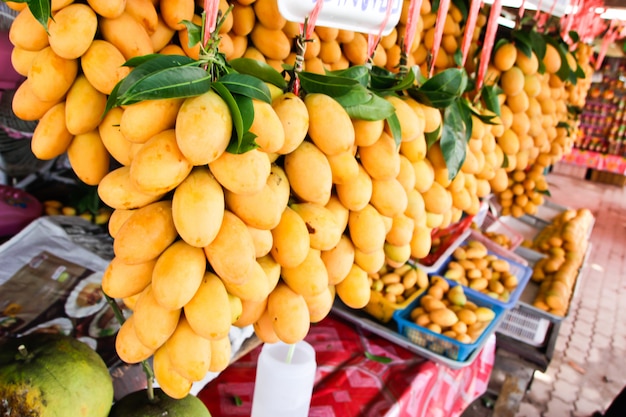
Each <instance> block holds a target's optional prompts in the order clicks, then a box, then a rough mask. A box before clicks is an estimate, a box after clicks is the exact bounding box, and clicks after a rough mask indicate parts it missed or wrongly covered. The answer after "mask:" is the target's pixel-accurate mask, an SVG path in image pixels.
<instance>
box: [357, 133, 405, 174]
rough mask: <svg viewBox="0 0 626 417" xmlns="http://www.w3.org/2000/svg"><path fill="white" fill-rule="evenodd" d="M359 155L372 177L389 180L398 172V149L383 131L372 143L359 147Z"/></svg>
mask: <svg viewBox="0 0 626 417" xmlns="http://www.w3.org/2000/svg"><path fill="white" fill-rule="evenodd" d="M359 157H360V159H361V164H362V165H363V167H364V168H365V170H366V171H367V173H368V174H369V175H370V176H371V177H372V178H375V179H379V180H389V179H392V178H396V177H397V176H398V173H399V172H400V154H399V150H398V147H397V146H396V143H395V142H394V140H393V138H392V137H391V136H389V135H388V134H387V133H383V134H382V135H381V136H380V138H378V140H377V141H376V142H375V143H374V144H373V145H371V146H366V147H361V148H359Z"/></svg>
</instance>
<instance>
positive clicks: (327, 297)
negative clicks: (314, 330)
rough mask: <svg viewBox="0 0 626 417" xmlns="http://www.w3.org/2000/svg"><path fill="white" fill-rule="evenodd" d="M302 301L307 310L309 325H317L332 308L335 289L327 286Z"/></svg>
mask: <svg viewBox="0 0 626 417" xmlns="http://www.w3.org/2000/svg"><path fill="white" fill-rule="evenodd" d="M304 301H305V302H306V305H307V307H308V309H309V320H310V321H311V323H319V322H320V321H322V320H323V319H324V318H325V317H326V316H327V315H328V313H330V310H331V308H332V307H333V302H334V301H335V289H334V287H332V286H328V287H326V289H325V290H324V291H322V292H321V293H319V294H317V295H314V296H311V297H304Z"/></svg>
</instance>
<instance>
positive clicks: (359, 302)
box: [335, 264, 370, 309]
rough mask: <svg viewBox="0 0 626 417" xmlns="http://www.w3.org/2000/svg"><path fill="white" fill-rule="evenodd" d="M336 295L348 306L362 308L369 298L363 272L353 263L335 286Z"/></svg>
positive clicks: (366, 281) (365, 273)
mask: <svg viewBox="0 0 626 417" xmlns="http://www.w3.org/2000/svg"><path fill="white" fill-rule="evenodd" d="M335 289H336V290H337V296H338V297H339V298H340V299H341V301H342V302H343V303H344V304H345V305H347V306H348V307H350V308H355V309H357V308H363V307H365V306H366V305H367V303H368V302H369V300H370V286H369V281H368V277H367V272H365V271H364V270H363V269H362V268H361V267H359V266H358V265H356V264H354V265H352V268H350V272H349V273H348V275H347V276H346V277H345V278H344V279H343V280H342V281H341V282H340V283H338V284H337V285H336V286H335Z"/></svg>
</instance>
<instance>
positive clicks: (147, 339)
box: [133, 286, 181, 350]
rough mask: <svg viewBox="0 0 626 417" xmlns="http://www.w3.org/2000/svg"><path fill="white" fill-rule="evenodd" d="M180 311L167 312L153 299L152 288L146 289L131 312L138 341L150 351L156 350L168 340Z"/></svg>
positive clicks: (174, 328)
mask: <svg viewBox="0 0 626 417" xmlns="http://www.w3.org/2000/svg"><path fill="white" fill-rule="evenodd" d="M180 313H181V310H180V309H178V310H168V309H165V308H163V307H161V305H160V304H159V303H157V301H156V299H155V298H154V293H153V292H152V286H148V287H146V289H145V290H144V291H143V292H142V293H141V295H140V296H139V299H138V300H137V304H135V308H134V310H133V317H134V318H135V320H134V321H135V323H134V325H135V333H136V334H137V337H138V338H139V341H140V342H141V343H142V344H143V345H144V346H146V347H147V348H150V349H154V350H156V349H158V348H159V347H160V346H162V345H163V344H164V343H165V342H166V341H167V339H169V338H170V336H171V335H172V333H174V330H176V325H177V324H178V319H179V318H180Z"/></svg>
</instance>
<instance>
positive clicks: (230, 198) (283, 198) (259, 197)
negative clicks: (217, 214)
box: [225, 164, 290, 230]
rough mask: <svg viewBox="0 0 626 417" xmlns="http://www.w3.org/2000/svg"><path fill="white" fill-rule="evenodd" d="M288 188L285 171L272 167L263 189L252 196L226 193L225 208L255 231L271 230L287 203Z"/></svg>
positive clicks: (276, 166) (275, 166)
mask: <svg viewBox="0 0 626 417" xmlns="http://www.w3.org/2000/svg"><path fill="white" fill-rule="evenodd" d="M289 193H290V187H289V181H288V179H287V176H286V175H285V171H283V169H282V168H281V167H279V166H278V165H274V164H273V165H272V169H271V171H270V175H269V176H268V177H267V182H266V184H265V187H263V189H262V190H261V191H260V192H258V193H256V194H252V195H241V194H235V193H231V192H229V191H226V193H225V198H226V207H227V208H228V209H229V210H231V211H232V212H233V213H235V214H236V215H237V216H238V217H239V218H241V219H242V220H243V221H244V222H245V223H246V224H247V225H249V226H252V227H256V228H257V229H268V230H269V229H273V228H274V227H276V225H277V224H278V222H279V221H280V217H281V215H282V213H283V210H284V209H285V207H287V203H288V202H289V195H290V194H289Z"/></svg>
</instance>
